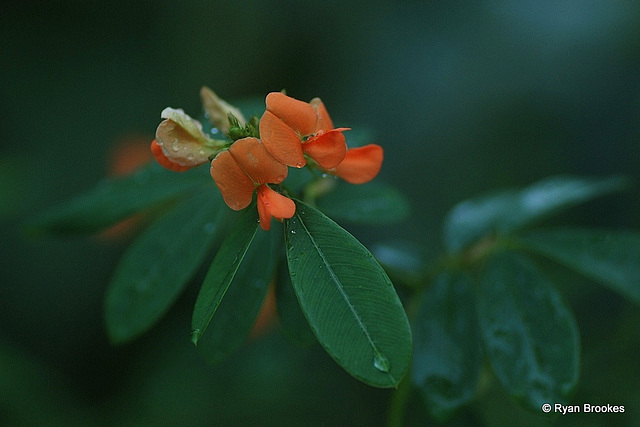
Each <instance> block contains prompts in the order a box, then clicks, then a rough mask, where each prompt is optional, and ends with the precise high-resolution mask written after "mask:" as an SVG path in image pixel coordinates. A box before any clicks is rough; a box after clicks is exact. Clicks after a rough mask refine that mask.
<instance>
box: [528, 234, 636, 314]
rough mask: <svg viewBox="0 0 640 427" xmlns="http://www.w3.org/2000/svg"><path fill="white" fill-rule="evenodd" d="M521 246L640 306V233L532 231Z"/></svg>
mask: <svg viewBox="0 0 640 427" xmlns="http://www.w3.org/2000/svg"><path fill="white" fill-rule="evenodd" d="M517 242H518V244H519V245H521V246H523V247H524V248H526V249H529V250H531V251H534V252H536V253H538V254H541V255H544V256H546V257H548V258H550V259H552V260H554V261H556V262H558V263H560V264H563V265H565V266H567V267H569V268H571V269H573V270H575V271H577V272H579V273H582V274H584V275H585V276H587V277H589V278H591V279H593V280H596V281H599V282H602V283H603V284H605V285H607V286H608V287H609V288H610V289H612V290H613V291H615V292H618V293H620V294H621V295H623V296H625V297H626V298H629V299H630V300H631V301H633V302H635V303H636V304H640V233H637V232H631V231H609V230H588V229H570V228H558V229H549V230H539V231H531V232H529V233H527V234H525V235H523V236H519V237H518V238H517Z"/></svg>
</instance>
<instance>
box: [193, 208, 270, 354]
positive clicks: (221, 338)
mask: <svg viewBox="0 0 640 427" xmlns="http://www.w3.org/2000/svg"><path fill="white" fill-rule="evenodd" d="M256 212H257V211H256V209H255V205H251V206H250V207H249V208H247V209H246V212H243V215H242V216H241V217H240V218H239V219H238V222H236V224H235V225H234V227H233V230H232V231H231V234H230V235H229V236H228V237H227V238H226V239H225V241H224V242H223V244H222V247H221V248H220V250H219V251H218V254H217V255H216V257H215V259H214V260H213V263H212V264H211V268H210V269H209V272H208V273H207V276H206V278H205V280H204V283H203V284H202V288H201V289H200V293H199V294H198V298H197V300H196V304H195V307H194V310H193V317H192V322H191V326H192V329H193V331H192V333H191V337H192V340H193V342H194V344H196V345H197V346H198V351H199V352H200V354H202V356H203V357H204V358H205V359H207V360H208V361H209V362H210V363H217V362H220V361H222V360H223V359H225V358H226V357H228V356H229V355H231V354H233V353H234V352H236V351H237V350H238V349H239V348H240V347H241V346H242V345H243V344H244V342H245V341H246V339H247V336H248V335H249V333H250V332H251V328H252V327H253V325H254V323H255V319H256V317H257V315H258V312H259V311H260V308H261V307H262V303H263V302H264V299H265V295H266V293H267V289H268V287H269V284H270V283H271V280H272V279H273V276H274V273H275V266H276V262H277V258H278V256H277V255H278V252H279V249H280V247H281V244H282V238H281V236H280V234H279V233H275V232H274V230H271V231H263V230H259V231H257V232H256V230H257V228H258V219H257V216H256Z"/></svg>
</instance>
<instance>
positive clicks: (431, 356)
mask: <svg viewBox="0 0 640 427" xmlns="http://www.w3.org/2000/svg"><path fill="white" fill-rule="evenodd" d="M473 285H474V284H473V283H472V282H471V279H470V278H469V277H467V276H466V275H464V274H462V273H459V272H451V273H443V274H441V275H440V276H438V277H437V278H436V280H435V282H434V283H433V285H432V286H431V287H429V288H428V289H427V290H426V292H425V293H424V294H423V296H422V302H421V304H420V306H419V309H418V313H417V315H416V318H415V322H413V329H412V330H413V343H414V346H413V361H412V367H411V379H412V381H413V383H414V384H415V385H416V386H418V388H419V390H420V392H421V395H422V397H423V399H424V402H425V406H426V408H427V410H428V411H429V413H430V414H431V416H433V417H434V418H436V419H438V420H440V421H444V420H446V418H448V417H449V416H451V415H452V414H453V412H454V411H455V410H456V409H457V408H459V407H460V406H462V405H464V404H466V403H468V402H469V401H471V400H472V399H473V397H474V394H475V391H476V388H477V385H478V379H479V376H480V369H481V367H482V360H483V357H482V352H481V351H480V337H479V332H478V329H477V326H476V323H477V318H476V311H475V302H474V289H473Z"/></svg>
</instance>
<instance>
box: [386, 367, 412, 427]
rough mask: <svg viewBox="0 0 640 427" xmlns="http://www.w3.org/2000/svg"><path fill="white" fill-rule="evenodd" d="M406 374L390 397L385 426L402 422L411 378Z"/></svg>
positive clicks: (398, 424) (399, 426) (409, 391)
mask: <svg viewBox="0 0 640 427" xmlns="http://www.w3.org/2000/svg"><path fill="white" fill-rule="evenodd" d="M409 377H410V375H409V373H407V375H406V376H405V377H404V378H403V380H402V381H401V382H400V384H399V385H398V388H397V389H396V391H395V392H394V393H393V396H392V397H391V403H390V405H389V413H388V415H387V427H401V426H402V425H403V424H404V413H405V408H406V407H407V403H408V400H409V396H411V378H409Z"/></svg>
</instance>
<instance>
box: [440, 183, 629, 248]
mask: <svg viewBox="0 0 640 427" xmlns="http://www.w3.org/2000/svg"><path fill="white" fill-rule="evenodd" d="M625 183H626V180H624V179H623V178H620V177H612V178H604V179H587V178H572V177H554V178H549V179H546V180H543V181H540V182H537V183H535V184H533V185H531V186H529V187H527V188H525V189H523V190H508V191H503V192H500V193H496V194H492V195H488V196H484V197H479V198H475V199H471V200H466V201H464V202H462V203H460V204H458V205H456V206H455V207H454V208H453V209H452V210H451V212H449V214H448V215H447V217H446V218H445V224H444V243H445V245H446V248H447V250H448V251H449V252H452V253H454V252H458V251H460V250H462V249H464V248H465V247H466V246H468V245H469V244H471V243H473V242H474V241H476V240H478V239H481V238H482V237H484V236H486V235H488V234H507V233H511V232H513V231H516V230H518V229H521V228H523V227H525V226H527V225H530V224H531V223H533V222H536V221H539V220H541V219H543V218H546V217H548V216H550V215H552V214H554V213H557V212H559V211H560V210H562V209H566V208H569V207H571V206H574V205H577V204H579V203H583V202H586V201H588V200H590V199H593V198H595V197H598V196H601V195H603V194H607V193H611V192H613V191H617V190H621V189H622V188H624V186H625Z"/></svg>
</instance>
